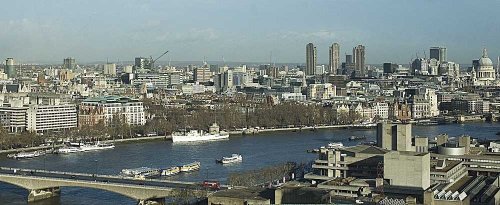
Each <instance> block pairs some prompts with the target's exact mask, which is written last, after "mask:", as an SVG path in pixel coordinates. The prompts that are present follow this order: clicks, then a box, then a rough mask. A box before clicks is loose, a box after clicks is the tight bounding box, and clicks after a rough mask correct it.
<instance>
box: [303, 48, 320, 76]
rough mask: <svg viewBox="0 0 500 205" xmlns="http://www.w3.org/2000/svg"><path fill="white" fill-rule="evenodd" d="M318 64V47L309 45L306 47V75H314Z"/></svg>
mask: <svg viewBox="0 0 500 205" xmlns="http://www.w3.org/2000/svg"><path fill="white" fill-rule="evenodd" d="M317 62H318V56H317V50H316V46H314V44H312V43H308V44H307V46H306V70H305V75H314V70H315V69H316V63H317Z"/></svg>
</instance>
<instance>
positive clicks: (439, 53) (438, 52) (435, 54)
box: [429, 47, 448, 63]
mask: <svg viewBox="0 0 500 205" xmlns="http://www.w3.org/2000/svg"><path fill="white" fill-rule="evenodd" d="M446 52H447V51H446V48H445V47H431V48H430V52H429V55H430V56H429V57H430V58H433V59H436V60H437V61H438V62H439V63H443V62H446V61H447V57H448V56H447V53H446Z"/></svg>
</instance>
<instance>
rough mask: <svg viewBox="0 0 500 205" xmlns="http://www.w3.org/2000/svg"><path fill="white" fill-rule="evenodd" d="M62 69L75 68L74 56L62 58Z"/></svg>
mask: <svg viewBox="0 0 500 205" xmlns="http://www.w3.org/2000/svg"><path fill="white" fill-rule="evenodd" d="M63 68H64V69H76V60H75V59H74V58H71V57H68V58H65V59H64V62H63Z"/></svg>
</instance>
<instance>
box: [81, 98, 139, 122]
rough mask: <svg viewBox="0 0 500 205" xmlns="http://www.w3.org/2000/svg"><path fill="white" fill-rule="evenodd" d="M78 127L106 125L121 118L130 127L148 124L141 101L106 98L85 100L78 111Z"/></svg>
mask: <svg viewBox="0 0 500 205" xmlns="http://www.w3.org/2000/svg"><path fill="white" fill-rule="evenodd" d="M78 113H79V114H78V125H79V126H84V125H90V126H92V125H95V124H97V123H99V122H103V123H105V124H106V125H108V124H109V123H111V122H112V120H113V118H114V117H115V116H119V117H120V118H121V119H122V120H123V121H124V122H125V123H127V124H129V125H144V124H146V119H145V114H144V107H143V104H142V102H141V101H139V100H137V99H131V98H128V97H118V96H104V97H96V98H88V99H86V100H84V101H83V102H82V103H81V104H80V107H79V109H78Z"/></svg>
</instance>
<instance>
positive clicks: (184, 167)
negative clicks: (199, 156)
mask: <svg viewBox="0 0 500 205" xmlns="http://www.w3.org/2000/svg"><path fill="white" fill-rule="evenodd" d="M200 165H201V163H200V162H193V163H189V164H186V165H182V166H181V167H180V169H181V172H190V171H195V170H199V169H200Z"/></svg>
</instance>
